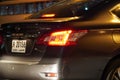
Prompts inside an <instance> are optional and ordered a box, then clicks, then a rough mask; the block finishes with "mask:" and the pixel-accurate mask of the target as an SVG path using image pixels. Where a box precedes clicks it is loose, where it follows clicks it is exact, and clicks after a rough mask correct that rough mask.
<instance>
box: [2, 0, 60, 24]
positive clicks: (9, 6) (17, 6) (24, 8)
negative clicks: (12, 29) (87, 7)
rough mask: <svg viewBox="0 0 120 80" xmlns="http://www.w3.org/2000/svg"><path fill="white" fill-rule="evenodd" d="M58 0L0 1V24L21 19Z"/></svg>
mask: <svg viewBox="0 0 120 80" xmlns="http://www.w3.org/2000/svg"><path fill="white" fill-rule="evenodd" d="M58 1H59V0H4V1H1V2H0V24H3V23H8V22H13V21H17V20H22V19H24V18H26V17H27V16H29V15H31V14H32V13H35V12H38V11H39V10H42V9H44V8H46V7H49V6H50V5H53V4H54V3H56V2H58Z"/></svg>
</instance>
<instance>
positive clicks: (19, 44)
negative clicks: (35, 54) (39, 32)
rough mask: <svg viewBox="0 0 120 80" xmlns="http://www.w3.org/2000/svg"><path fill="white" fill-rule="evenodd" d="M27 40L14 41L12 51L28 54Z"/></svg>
mask: <svg viewBox="0 0 120 80" xmlns="http://www.w3.org/2000/svg"><path fill="white" fill-rule="evenodd" d="M26 43H27V41H26V40H12V49H11V51H12V52H14V53H25V52H26Z"/></svg>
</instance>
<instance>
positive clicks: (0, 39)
mask: <svg viewBox="0 0 120 80" xmlns="http://www.w3.org/2000/svg"><path fill="white" fill-rule="evenodd" d="M2 43H3V38H2V36H0V44H2Z"/></svg>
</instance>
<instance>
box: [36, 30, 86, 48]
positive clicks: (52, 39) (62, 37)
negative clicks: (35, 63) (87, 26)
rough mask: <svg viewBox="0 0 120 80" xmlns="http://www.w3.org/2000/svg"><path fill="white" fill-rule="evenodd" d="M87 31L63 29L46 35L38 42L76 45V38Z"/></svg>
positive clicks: (50, 44) (51, 44)
mask: <svg viewBox="0 0 120 80" xmlns="http://www.w3.org/2000/svg"><path fill="white" fill-rule="evenodd" d="M86 33H87V30H79V31H74V30H63V31H56V32H52V33H51V34H47V35H44V36H42V37H40V38H38V40H37V44H46V45H49V46H68V45H75V44H76V40H77V39H78V38H80V37H82V36H83V35H85V34H86Z"/></svg>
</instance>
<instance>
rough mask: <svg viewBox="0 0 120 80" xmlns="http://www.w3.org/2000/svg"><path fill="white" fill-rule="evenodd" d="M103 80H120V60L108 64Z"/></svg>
mask: <svg viewBox="0 0 120 80" xmlns="http://www.w3.org/2000/svg"><path fill="white" fill-rule="evenodd" d="M102 80H120V59H116V60H114V61H112V62H111V63H110V64H108V66H107V68H106V69H105V71H104V75H103V78H102Z"/></svg>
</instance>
